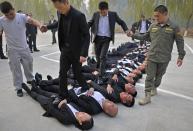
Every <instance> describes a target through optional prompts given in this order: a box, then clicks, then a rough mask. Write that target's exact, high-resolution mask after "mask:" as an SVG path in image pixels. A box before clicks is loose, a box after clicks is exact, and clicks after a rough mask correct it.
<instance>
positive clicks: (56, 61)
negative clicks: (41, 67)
mask: <svg viewBox="0 0 193 131" xmlns="http://www.w3.org/2000/svg"><path fill="white" fill-rule="evenodd" d="M41 58H43V59H45V60H48V61H52V62H55V63H59V60H54V59H50V58H47V57H45V56H41Z"/></svg>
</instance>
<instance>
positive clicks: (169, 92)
mask: <svg viewBox="0 0 193 131" xmlns="http://www.w3.org/2000/svg"><path fill="white" fill-rule="evenodd" d="M158 91H161V92H163V93H166V94H170V95H173V96H177V97H180V98H184V99H186V100H190V101H193V98H192V97H189V96H185V95H182V94H179V93H175V92H172V91H167V90H163V89H158Z"/></svg>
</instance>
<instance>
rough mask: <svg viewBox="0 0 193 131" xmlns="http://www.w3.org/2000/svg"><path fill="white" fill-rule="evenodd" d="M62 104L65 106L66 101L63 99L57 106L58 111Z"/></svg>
mask: <svg viewBox="0 0 193 131" xmlns="http://www.w3.org/2000/svg"><path fill="white" fill-rule="evenodd" d="M63 104H67V100H66V99H64V100H62V101H61V102H60V103H59V104H58V108H59V109H60V108H61V106H62V105H63Z"/></svg>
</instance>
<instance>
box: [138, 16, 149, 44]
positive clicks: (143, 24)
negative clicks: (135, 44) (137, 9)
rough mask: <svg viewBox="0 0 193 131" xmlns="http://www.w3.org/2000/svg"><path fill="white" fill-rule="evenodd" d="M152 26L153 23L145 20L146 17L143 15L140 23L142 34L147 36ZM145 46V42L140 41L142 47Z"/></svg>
mask: <svg viewBox="0 0 193 131" xmlns="http://www.w3.org/2000/svg"><path fill="white" fill-rule="evenodd" d="M150 25H151V22H150V21H149V20H147V19H145V16H144V15H141V20H140V21H139V22H138V30H139V33H140V34H145V33H146V32H147V31H148V29H149V27H150ZM144 44H145V41H143V40H141V41H140V46H143V45H144Z"/></svg>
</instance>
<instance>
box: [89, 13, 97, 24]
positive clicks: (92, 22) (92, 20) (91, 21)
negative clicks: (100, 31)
mask: <svg viewBox="0 0 193 131" xmlns="http://www.w3.org/2000/svg"><path fill="white" fill-rule="evenodd" d="M94 19H95V13H94V14H93V16H92V19H91V20H90V21H89V22H88V26H89V28H91V27H92V26H93V24H94Z"/></svg>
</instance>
